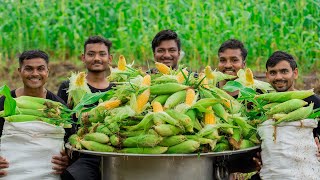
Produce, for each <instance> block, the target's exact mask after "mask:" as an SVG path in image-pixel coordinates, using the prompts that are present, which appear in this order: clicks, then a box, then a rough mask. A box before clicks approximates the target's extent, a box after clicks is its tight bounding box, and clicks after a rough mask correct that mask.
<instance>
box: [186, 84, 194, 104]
mask: <svg viewBox="0 0 320 180" xmlns="http://www.w3.org/2000/svg"><path fill="white" fill-rule="evenodd" d="M195 97H196V93H195V92H194V90H193V89H191V88H190V89H188V90H187V95H186V105H189V106H192V103H193V101H194V98H195Z"/></svg>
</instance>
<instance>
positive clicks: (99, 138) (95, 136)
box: [84, 133, 109, 143]
mask: <svg viewBox="0 0 320 180" xmlns="http://www.w3.org/2000/svg"><path fill="white" fill-rule="evenodd" d="M84 140H87V141H95V142H98V143H108V142H109V137H108V136H107V135H105V134H103V133H89V134H86V135H85V136H84Z"/></svg>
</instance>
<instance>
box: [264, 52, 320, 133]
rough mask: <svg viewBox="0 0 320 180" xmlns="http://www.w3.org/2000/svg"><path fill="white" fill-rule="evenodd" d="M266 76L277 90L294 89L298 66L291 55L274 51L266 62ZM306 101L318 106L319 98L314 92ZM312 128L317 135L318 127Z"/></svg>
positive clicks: (319, 105)
mask: <svg viewBox="0 0 320 180" xmlns="http://www.w3.org/2000/svg"><path fill="white" fill-rule="evenodd" d="M266 69H267V72H266V77H267V80H268V81H269V83H270V84H271V85H272V87H273V88H274V89H275V90H276V91H277V92H285V91H295V90H296V88H295V80H296V79H298V66H297V63H296V61H295V60H294V58H293V56H292V55H290V54H288V53H286V52H283V51H276V52H274V53H273V54H272V55H271V56H270V57H269V59H268V60H267V63H266ZM304 100H305V101H306V102H308V103H311V102H313V103H314V106H313V108H314V109H317V108H319V107H320V98H319V96H318V95H316V94H314V95H312V96H310V97H308V98H306V99H304ZM319 125H320V124H318V127H317V128H316V129H314V135H315V137H317V136H318V135H319V132H320V128H319Z"/></svg>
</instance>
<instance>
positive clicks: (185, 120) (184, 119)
mask: <svg viewBox="0 0 320 180" xmlns="http://www.w3.org/2000/svg"><path fill="white" fill-rule="evenodd" d="M166 113H168V114H169V115H170V116H171V117H172V118H174V119H176V120H178V121H179V123H180V124H182V125H183V126H184V128H185V129H186V131H187V132H190V133H193V122H192V121H191V119H190V117H189V116H187V115H185V114H183V113H179V112H177V111H175V110H172V109H168V110H166Z"/></svg>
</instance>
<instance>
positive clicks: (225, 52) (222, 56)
mask: <svg viewBox="0 0 320 180" xmlns="http://www.w3.org/2000/svg"><path fill="white" fill-rule="evenodd" d="M247 54H248V51H247V49H246V48H245V47H244V45H243V43H242V42H241V41H239V40H236V39H229V40H227V41H225V42H224V43H222V45H221V46H220V48H219V50H218V56H219V64H218V70H219V71H221V72H223V73H225V74H229V75H233V76H237V72H238V71H239V70H240V69H243V68H245V67H246V57H247ZM226 83H227V80H223V81H220V82H219V83H218V87H219V88H222V87H223V86H224V85H225V84H226ZM228 93H229V94H230V95H231V96H233V97H235V98H237V97H238V94H239V92H238V91H235V92H228Z"/></svg>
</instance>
